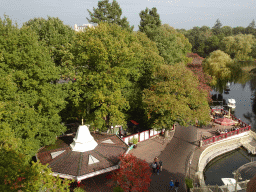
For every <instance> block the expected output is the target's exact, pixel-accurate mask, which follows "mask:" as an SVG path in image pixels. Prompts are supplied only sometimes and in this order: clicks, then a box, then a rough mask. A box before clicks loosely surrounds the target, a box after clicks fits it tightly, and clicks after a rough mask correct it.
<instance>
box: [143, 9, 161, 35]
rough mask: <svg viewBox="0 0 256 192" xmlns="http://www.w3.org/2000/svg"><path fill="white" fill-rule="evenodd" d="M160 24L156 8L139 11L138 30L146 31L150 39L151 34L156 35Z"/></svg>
mask: <svg viewBox="0 0 256 192" xmlns="http://www.w3.org/2000/svg"><path fill="white" fill-rule="evenodd" d="M160 26H161V20H160V15H159V14H158V13H157V9H156V8H155V7H153V8H152V9H148V8H146V9H145V11H141V12H140V25H139V30H140V31H141V32H144V33H146V34H147V36H148V37H149V38H150V39H151V37H152V36H155V35H156V33H157V30H158V29H159V27H160Z"/></svg>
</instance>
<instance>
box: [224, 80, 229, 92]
mask: <svg viewBox="0 0 256 192" xmlns="http://www.w3.org/2000/svg"><path fill="white" fill-rule="evenodd" d="M225 90H226V91H230V83H229V82H228V83H227V84H226V89H225Z"/></svg>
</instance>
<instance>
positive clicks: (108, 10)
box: [87, 0, 134, 31]
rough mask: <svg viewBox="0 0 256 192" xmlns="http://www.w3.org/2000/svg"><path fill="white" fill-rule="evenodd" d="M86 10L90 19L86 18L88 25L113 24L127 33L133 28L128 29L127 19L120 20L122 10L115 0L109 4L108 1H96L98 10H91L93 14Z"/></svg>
mask: <svg viewBox="0 0 256 192" xmlns="http://www.w3.org/2000/svg"><path fill="white" fill-rule="evenodd" d="M87 10H88V12H89V14H90V17H91V19H88V18H87V20H88V21H89V22H90V23H98V24H99V23H100V22H107V23H115V24H117V25H120V26H122V27H123V28H125V29H127V30H129V31H133V28H134V26H132V27H130V25H129V22H128V21H127V18H126V17H124V18H122V19H121V15H122V9H121V8H120V6H119V4H118V3H117V2H116V1H115V0H113V2H112V3H109V0H103V1H98V8H93V13H92V12H91V11H89V9H87Z"/></svg>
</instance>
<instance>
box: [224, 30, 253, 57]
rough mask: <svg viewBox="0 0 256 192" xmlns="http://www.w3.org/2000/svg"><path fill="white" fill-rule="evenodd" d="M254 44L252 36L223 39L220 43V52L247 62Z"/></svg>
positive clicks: (241, 35) (240, 35)
mask: <svg viewBox="0 0 256 192" xmlns="http://www.w3.org/2000/svg"><path fill="white" fill-rule="evenodd" d="M254 43H255V39H254V37H253V36H252V35H243V34H239V35H235V36H229V37H225V38H224V39H223V40H222V42H221V44H222V50H223V51H225V53H227V54H229V55H230V56H231V58H235V59H237V60H248V59H249V58H250V56H249V53H251V51H252V46H253V44H254Z"/></svg>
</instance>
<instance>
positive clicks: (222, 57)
mask: <svg viewBox="0 0 256 192" xmlns="http://www.w3.org/2000/svg"><path fill="white" fill-rule="evenodd" d="M232 64H233V60H232V59H231V58H230V56H229V55H228V54H226V53H224V52H223V51H220V50H217V51H214V52H212V53H211V54H210V56H209V57H208V58H206V59H205V60H204V61H203V68H204V72H206V73H208V74H209V75H211V76H212V77H213V79H214V81H216V80H226V79H228V78H230V77H231V71H230V65H232Z"/></svg>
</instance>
